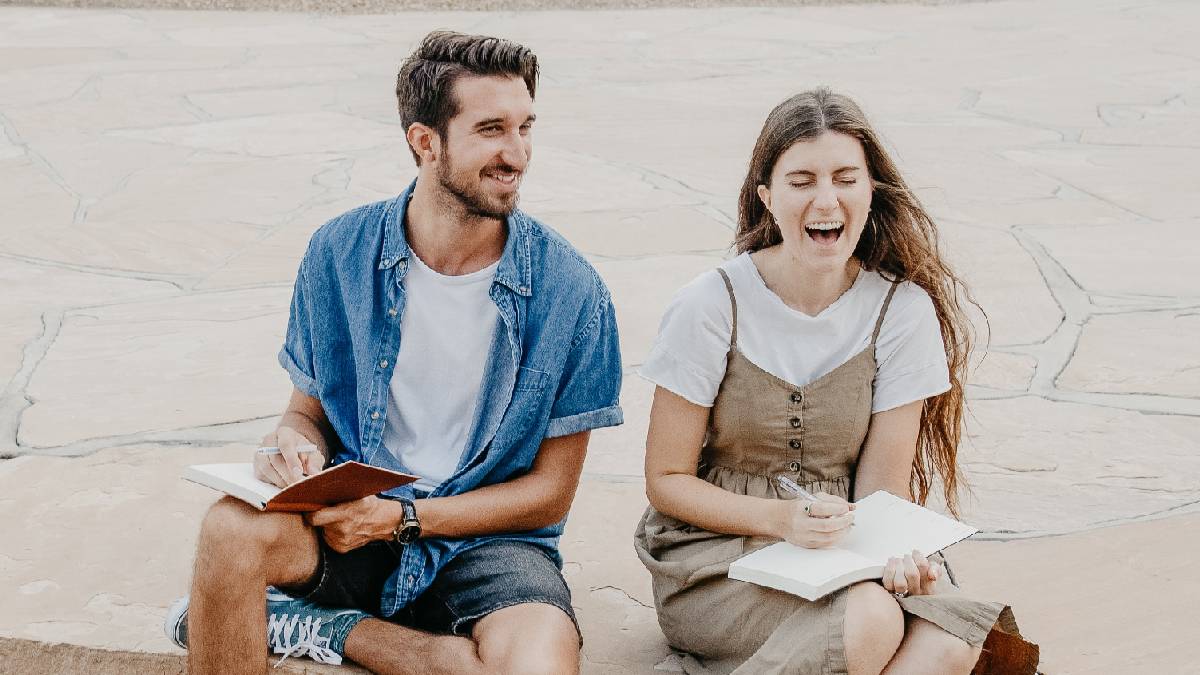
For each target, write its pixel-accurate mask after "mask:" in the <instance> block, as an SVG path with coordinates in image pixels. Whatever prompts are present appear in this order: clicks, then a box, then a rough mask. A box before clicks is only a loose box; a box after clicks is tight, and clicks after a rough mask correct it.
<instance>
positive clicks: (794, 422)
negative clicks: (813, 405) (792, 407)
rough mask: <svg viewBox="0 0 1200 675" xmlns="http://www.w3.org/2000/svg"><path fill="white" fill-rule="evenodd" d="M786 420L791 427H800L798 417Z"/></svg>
mask: <svg viewBox="0 0 1200 675" xmlns="http://www.w3.org/2000/svg"><path fill="white" fill-rule="evenodd" d="M788 422H789V423H790V424H791V425H792V428H793V429H799V428H800V418H799V417H793V418H792V419H790V420H788Z"/></svg>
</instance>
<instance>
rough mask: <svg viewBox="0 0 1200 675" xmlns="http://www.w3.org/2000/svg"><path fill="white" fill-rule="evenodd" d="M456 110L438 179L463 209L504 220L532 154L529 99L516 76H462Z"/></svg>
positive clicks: (443, 142)
mask: <svg viewBox="0 0 1200 675" xmlns="http://www.w3.org/2000/svg"><path fill="white" fill-rule="evenodd" d="M454 96H455V97H456V99H457V101H458V114H457V115H455V116H454V118H453V119H451V120H450V122H449V124H447V129H446V134H445V138H442V139H441V145H442V152H441V155H440V157H439V158H438V160H437V167H436V169H437V178H438V183H439V184H440V185H441V187H442V188H443V189H444V190H446V191H447V192H448V193H450V194H451V195H453V196H454V198H456V199H458V201H459V202H460V203H461V204H462V205H463V207H464V208H465V209H466V211H467V213H469V214H471V215H475V216H482V217H485V218H497V219H503V218H505V217H507V216H508V214H509V213H511V212H512V210H513V209H514V208H516V206H517V200H518V198H519V195H518V190H519V189H520V187H521V178H522V177H523V176H524V175H525V169H526V167H528V165H529V158H530V156H531V155H532V154H533V133H532V129H533V120H534V114H533V99H531V98H530V97H529V90H528V89H526V87H525V81H524V80H522V79H521V78H519V77H504V76H486V77H479V76H464V77H460V78H459V79H458V80H457V81H456V82H455V84H454Z"/></svg>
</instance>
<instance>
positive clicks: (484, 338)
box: [383, 254, 500, 491]
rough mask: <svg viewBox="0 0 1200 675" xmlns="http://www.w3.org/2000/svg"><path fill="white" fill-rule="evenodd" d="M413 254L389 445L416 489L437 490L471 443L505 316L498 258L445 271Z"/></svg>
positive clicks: (389, 412)
mask: <svg viewBox="0 0 1200 675" xmlns="http://www.w3.org/2000/svg"><path fill="white" fill-rule="evenodd" d="M409 260H410V261H411V264H410V265H409V268H408V273H407V274H406V275H405V276H404V288H405V295H406V300H405V305H404V315H403V316H402V317H401V318H400V336H401V337H400V354H399V355H398V356H397V357H396V369H395V371H393V373H392V381H391V385H390V391H389V395H388V404H387V405H388V409H387V418H386V420H387V421H386V422H385V424H384V429H383V445H384V447H386V448H387V449H388V451H389V452H391V453H392V454H393V455H394V456H395V457H396V459H398V460H400V462H401V464H403V465H404V467H405V468H407V469H408V470H409V471H412V472H413V473H415V474H417V475H419V476H421V480H420V481H418V482H416V483H415V484H414V486H415V487H417V488H419V489H421V490H427V491H431V490H433V489H434V488H436V487H437V486H438V485H439V484H440V483H442V482H443V481H445V480H446V479H447V478H449V477H450V476H451V475H452V474H453V473H454V471H455V469H457V468H458V462H459V460H460V459H461V458H462V454H463V452H464V451H465V449H466V444H467V434H469V433H470V432H471V424H472V422H473V420H474V419H475V407H476V405H477V403H478V399H479V389H480V385H481V384H482V382H483V369H484V367H486V365H487V363H486V362H487V357H488V353H489V351H490V349H491V345H492V338H493V336H494V334H495V332H496V322H497V320H498V319H499V311H498V310H497V309H496V305H495V303H493V302H492V299H491V297H490V296H489V295H488V291H489V290H490V289H491V286H492V279H493V277H494V276H495V274H496V268H497V267H498V266H499V264H500V263H499V261H497V262H496V263H495V264H493V265H490V266H488V267H486V268H484V269H481V270H479V271H478V272H472V273H470V274H463V275H459V276H446V275H444V274H439V273H438V272H435V271H433V270H432V269H430V268H429V266H428V265H426V264H425V263H424V262H422V261H421V259H420V258H418V257H417V256H416V255H415V254H414V255H412V257H410V258H409Z"/></svg>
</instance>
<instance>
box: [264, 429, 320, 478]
mask: <svg viewBox="0 0 1200 675" xmlns="http://www.w3.org/2000/svg"><path fill="white" fill-rule="evenodd" d="M262 444H263V447H278V448H279V454H270V455H264V454H260V453H256V454H255V455H254V477H255V478H257V479H259V480H261V481H266V482H268V483H270V484H272V485H275V486H277V487H281V488H283V487H287V486H289V485H291V484H292V483H295V482H296V481H299V480H300V479H302V478H304V477H305V476H311V475H313V474H314V473H320V472H321V469H323V468H324V467H325V456H324V455H323V454H321V450H320V448H318V447H317V445H316V443H314V442H313V441H311V440H309V439H308V438H307V437H306V436H304V435H303V434H301V433H300V432H298V431H296V430H295V429H293V428H291V427H289V426H281V427H279V428H278V429H276V430H275V431H273V432H271V433H269V434H267V435H266V436H263V440H262Z"/></svg>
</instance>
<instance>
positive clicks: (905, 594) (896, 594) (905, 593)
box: [892, 591, 908, 600]
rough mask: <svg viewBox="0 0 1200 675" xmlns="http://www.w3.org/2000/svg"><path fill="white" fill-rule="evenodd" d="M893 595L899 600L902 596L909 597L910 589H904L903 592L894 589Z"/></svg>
mask: <svg viewBox="0 0 1200 675" xmlns="http://www.w3.org/2000/svg"><path fill="white" fill-rule="evenodd" d="M892 597H893V598H895V599H897V600H899V599H901V598H907V597H908V591H904V592H903V593H897V592H896V591H892Z"/></svg>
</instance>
